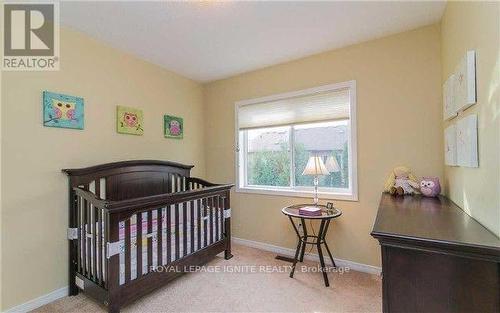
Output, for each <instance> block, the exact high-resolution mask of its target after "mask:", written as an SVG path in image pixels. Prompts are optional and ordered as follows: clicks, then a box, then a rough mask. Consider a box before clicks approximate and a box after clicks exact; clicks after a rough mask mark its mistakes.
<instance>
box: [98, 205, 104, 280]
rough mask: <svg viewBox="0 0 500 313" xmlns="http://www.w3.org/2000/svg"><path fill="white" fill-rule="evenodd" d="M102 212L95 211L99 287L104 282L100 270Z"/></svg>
mask: <svg viewBox="0 0 500 313" xmlns="http://www.w3.org/2000/svg"><path fill="white" fill-rule="evenodd" d="M102 213H103V212H102V210H101V209H97V229H98V230H99V232H98V236H97V238H98V240H99V245H98V250H99V258H98V261H97V264H98V268H99V275H98V277H99V285H102V284H103V281H104V271H103V268H102V257H103V250H102V249H103V245H102V240H103V237H102V234H103V230H102Z"/></svg>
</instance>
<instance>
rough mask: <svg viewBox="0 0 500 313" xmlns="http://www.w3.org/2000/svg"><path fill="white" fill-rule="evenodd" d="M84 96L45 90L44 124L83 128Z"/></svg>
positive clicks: (47, 125)
mask: <svg viewBox="0 0 500 313" xmlns="http://www.w3.org/2000/svg"><path fill="white" fill-rule="evenodd" d="M83 113H84V112H83V98H80V97H75V96H68V95H63V94H58V93H54V92H49V91H44V92H43V126H46V127H60V128H73V129H83V119H84V115H83Z"/></svg>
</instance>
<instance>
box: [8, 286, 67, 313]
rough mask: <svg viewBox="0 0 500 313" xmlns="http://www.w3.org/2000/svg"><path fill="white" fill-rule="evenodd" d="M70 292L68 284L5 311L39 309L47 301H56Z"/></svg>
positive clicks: (18, 312) (10, 312) (20, 311)
mask: <svg viewBox="0 0 500 313" xmlns="http://www.w3.org/2000/svg"><path fill="white" fill-rule="evenodd" d="M68 294H69V289H68V286H66V287H62V288H60V289H57V290H54V291H52V292H50V293H48V294H46V295H43V296H41V297H38V298H36V299H33V300H30V301H28V302H25V303H23V304H20V305H17V306H15V307H13V308H10V309H8V310H7V311H5V313H25V312H29V311H32V310H34V309H37V308H39V307H41V306H43V305H46V304H47V303H50V302H53V301H56V300H58V299H61V298H63V297H66V296H67V295H68Z"/></svg>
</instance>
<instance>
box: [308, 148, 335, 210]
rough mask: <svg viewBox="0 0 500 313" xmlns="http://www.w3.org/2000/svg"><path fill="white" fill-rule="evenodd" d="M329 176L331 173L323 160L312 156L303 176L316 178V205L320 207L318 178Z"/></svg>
mask: <svg viewBox="0 0 500 313" xmlns="http://www.w3.org/2000/svg"><path fill="white" fill-rule="evenodd" d="M328 174H330V172H328V170H327V169H326V166H325V164H324V163H323V159H322V158H321V157H320V156H315V155H312V156H310V157H309V160H308V161H307V165H306V168H305V169H304V171H303V172H302V175H309V176H314V205H318V183H319V179H318V176H319V175H328Z"/></svg>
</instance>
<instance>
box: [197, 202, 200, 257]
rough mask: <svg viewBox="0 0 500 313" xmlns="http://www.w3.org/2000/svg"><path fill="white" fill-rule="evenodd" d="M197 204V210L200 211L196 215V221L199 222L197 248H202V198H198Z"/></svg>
mask: <svg viewBox="0 0 500 313" xmlns="http://www.w3.org/2000/svg"><path fill="white" fill-rule="evenodd" d="M196 206H197V208H196V210H197V212H198V213H197V214H196V216H197V219H196V222H197V224H198V227H197V228H198V231H197V232H196V236H197V238H196V240H197V245H196V249H197V250H200V248H201V200H200V199H198V200H196Z"/></svg>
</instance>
